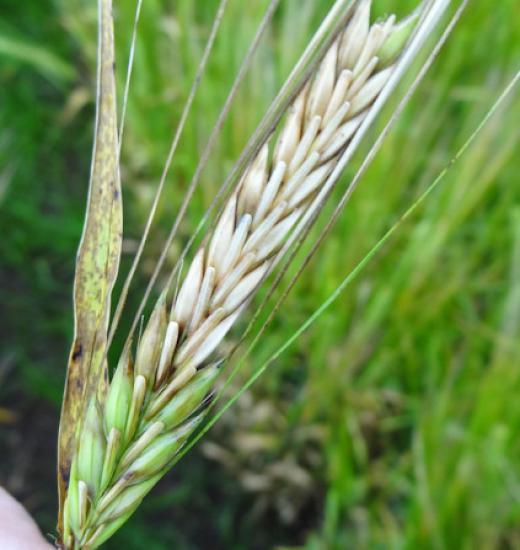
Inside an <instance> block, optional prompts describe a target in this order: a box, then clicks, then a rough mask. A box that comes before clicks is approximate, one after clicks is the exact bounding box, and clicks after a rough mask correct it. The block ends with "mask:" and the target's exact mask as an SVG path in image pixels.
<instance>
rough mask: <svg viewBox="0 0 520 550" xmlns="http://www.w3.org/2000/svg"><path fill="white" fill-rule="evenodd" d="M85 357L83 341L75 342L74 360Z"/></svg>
mask: <svg viewBox="0 0 520 550" xmlns="http://www.w3.org/2000/svg"><path fill="white" fill-rule="evenodd" d="M82 357H83V345H82V344H81V342H76V343H75V344H74V349H73V351H72V360H73V361H79V360H80V359H81V358H82Z"/></svg>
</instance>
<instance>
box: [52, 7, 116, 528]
mask: <svg viewBox="0 0 520 550" xmlns="http://www.w3.org/2000/svg"><path fill="white" fill-rule="evenodd" d="M99 10H100V13H99V38H98V39H99V50H98V76H97V102H96V127H95V133H94V148H93V158H92V167H91V174H90V183H89V197H88V204H87V212H86V218H85V225H84V228H83V235H82V238H81V242H80V245H79V250H78V256H77V259H76V275H75V280H74V342H73V344H72V349H71V352H70V357H69V364H68V370H67V380H66V383H65V394H64V398H63V407H62V411H61V421H60V432H59V440H58V492H59V503H60V513H59V520H58V529H59V530H60V531H61V527H62V514H63V502H64V499H65V496H66V490H67V484H68V478H69V472H70V464H71V461H72V458H73V456H74V453H75V451H76V448H77V437H76V435H77V433H78V430H79V427H80V424H81V420H82V418H83V417H84V410H85V408H86V406H87V404H88V402H89V400H90V398H91V397H93V396H94V395H95V394H96V393H97V394H98V397H99V398H100V400H103V397H104V394H105V393H106V389H107V379H108V372H107V365H106V361H105V359H104V358H105V351H106V349H105V348H106V344H107V328H108V320H109V316H110V297H111V293H112V289H113V286H114V282H115V279H116V276H117V271H118V267H119V258H120V254H121V239H122V235H121V233H122V205H121V186H120V179H119V166H118V138H117V112H116V89H115V78H114V37H113V21H112V13H111V12H112V0H100V2H99Z"/></svg>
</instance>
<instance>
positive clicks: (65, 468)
mask: <svg viewBox="0 0 520 550" xmlns="http://www.w3.org/2000/svg"><path fill="white" fill-rule="evenodd" d="M60 475H61V479H63V481H64V482H65V484H67V485H68V483H69V477H70V460H67V461H66V462H65V463H64V464H61V465H60Z"/></svg>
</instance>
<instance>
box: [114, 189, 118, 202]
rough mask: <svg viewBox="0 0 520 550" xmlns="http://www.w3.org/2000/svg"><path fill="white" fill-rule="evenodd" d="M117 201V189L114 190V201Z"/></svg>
mask: <svg viewBox="0 0 520 550" xmlns="http://www.w3.org/2000/svg"><path fill="white" fill-rule="evenodd" d="M118 199H119V190H118V189H114V200H116V201H117V200H118Z"/></svg>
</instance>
